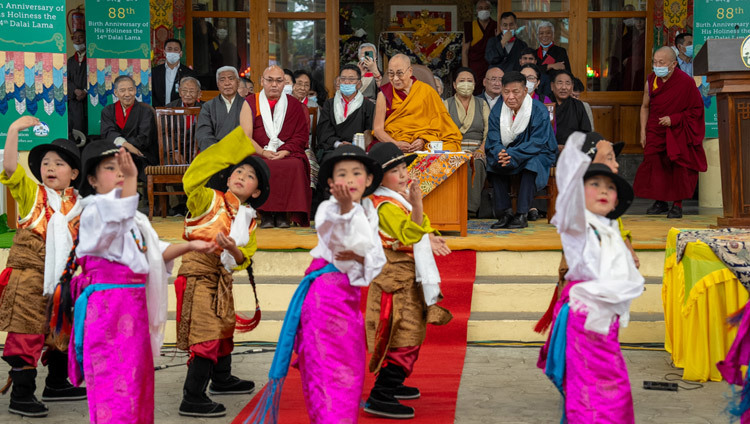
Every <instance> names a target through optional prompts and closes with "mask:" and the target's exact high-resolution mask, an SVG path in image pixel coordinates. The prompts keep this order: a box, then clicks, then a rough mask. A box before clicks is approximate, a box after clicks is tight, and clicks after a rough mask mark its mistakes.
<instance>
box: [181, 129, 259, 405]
mask: <svg viewBox="0 0 750 424" xmlns="http://www.w3.org/2000/svg"><path fill="white" fill-rule="evenodd" d="M254 146H255V145H254V142H253V141H252V140H251V139H250V138H248V137H247V136H246V135H245V133H244V132H243V131H242V128H240V127H237V128H236V129H235V130H234V131H232V132H230V133H229V134H228V135H227V136H226V137H224V138H223V139H221V141H219V142H218V143H216V144H214V145H213V146H211V147H209V148H208V149H206V150H204V151H203V152H201V154H200V155H198V156H196V158H195V159H194V160H193V162H192V163H191V164H190V167H189V168H188V170H187V172H186V173H185V176H184V177H183V180H182V181H183V185H184V187H185V193H186V194H187V196H188V200H187V207H188V211H189V214H188V215H187V216H186V217H185V233H184V235H183V237H184V238H185V240H204V241H206V242H211V241H213V240H216V242H217V243H218V245H219V247H220V249H219V250H218V251H216V252H211V253H202V252H191V253H188V254H187V255H185V257H184V258H182V266H181V267H180V271H179V273H178V274H179V276H178V277H177V280H176V281H175V289H176V290H177V303H178V308H177V313H178V315H177V317H178V318H177V347H178V348H180V349H183V350H189V351H190V359H189V361H188V371H187V376H186V377H185V385H184V388H183V398H182V403H181V404H180V409H179V413H180V415H186V416H193V417H221V416H224V415H225V414H226V409H225V408H224V405H222V404H220V403H216V402H213V401H212V400H211V399H210V398H209V397H208V396H206V386H207V385H208V381H209V378H210V379H211V386H210V387H209V393H211V394H215V395H220V394H233V393H251V392H252V391H253V389H254V388H255V383H253V382H252V381H247V380H241V379H239V378H237V377H235V376H233V375H232V356H231V353H232V349H233V348H234V344H233V342H232V335H233V334H234V330H235V322H236V320H237V319H239V320H240V322H241V323H242V322H244V321H243V318H241V317H236V314H235V311H234V297H233V296H232V272H233V271H238V270H243V269H247V268H248V267H249V266H250V264H251V258H252V256H253V254H254V253H255V250H256V247H257V244H256V241H255V229H256V227H257V224H256V222H255V216H256V213H255V208H258V207H260V206H261V205H262V204H263V202H265V201H266V199H268V195H269V193H270V181H269V180H270V178H269V172H268V167H267V166H266V164H265V162H263V161H262V160H261V159H259V158H258V157H256V156H252V154H253V153H255V152H256V150H255V147H257V146H255V147H254ZM245 203H247V204H248V205H246V204H245ZM251 327H254V325H252V326H251ZM250 329H252V328H250V327H247V331H249V330H250Z"/></svg>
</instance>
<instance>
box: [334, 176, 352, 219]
mask: <svg viewBox="0 0 750 424" xmlns="http://www.w3.org/2000/svg"><path fill="white" fill-rule="evenodd" d="M330 188H331V196H333V198H334V199H336V201H337V202H338V203H339V207H340V208H341V213H342V214H345V213H347V212H349V211H350V210H352V208H353V207H354V205H353V203H354V199H352V193H351V192H350V191H349V188H348V187H347V186H346V184H343V183H336V184H331V185H330Z"/></svg>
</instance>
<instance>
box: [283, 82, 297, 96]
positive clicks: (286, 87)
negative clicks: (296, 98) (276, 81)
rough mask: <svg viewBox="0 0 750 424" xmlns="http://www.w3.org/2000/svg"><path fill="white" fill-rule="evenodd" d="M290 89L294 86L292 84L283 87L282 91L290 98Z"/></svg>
mask: <svg viewBox="0 0 750 424" xmlns="http://www.w3.org/2000/svg"><path fill="white" fill-rule="evenodd" d="M292 88H294V86H293V85H292V84H287V85H285V86H284V90H283V91H284V94H289V95H290V96H291V95H292Z"/></svg>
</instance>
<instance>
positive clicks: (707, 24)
mask: <svg viewBox="0 0 750 424" xmlns="http://www.w3.org/2000/svg"><path fill="white" fill-rule="evenodd" d="M693 20H694V23H693V46H694V47H693V51H694V52H695V53H698V51H700V49H701V48H702V47H703V44H705V42H706V40H708V39H710V38H744V37H745V36H746V35H747V34H748V33H750V0H721V1H717V0H694V2H693ZM699 88H700V91H701V96H702V97H703V104H704V105H705V107H706V138H716V137H718V136H719V132H718V127H717V122H718V119H717V115H716V98H715V97H714V96H710V95H709V94H708V90H709V87H708V83H707V82H706V77H705V76H703V83H702V84H701V85H700V87H699Z"/></svg>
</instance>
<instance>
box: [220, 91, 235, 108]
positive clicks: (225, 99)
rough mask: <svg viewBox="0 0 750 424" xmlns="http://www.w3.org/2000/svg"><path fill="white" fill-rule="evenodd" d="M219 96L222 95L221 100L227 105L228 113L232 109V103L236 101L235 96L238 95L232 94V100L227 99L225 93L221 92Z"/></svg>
mask: <svg viewBox="0 0 750 424" xmlns="http://www.w3.org/2000/svg"><path fill="white" fill-rule="evenodd" d="M219 97H221V101H223V102H224V106H226V107H227V113H229V111H230V110H232V103H234V98H235V97H237V95H234V96H232V99H231V100H227V98H226V97H224V95H223V94H219Z"/></svg>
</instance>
